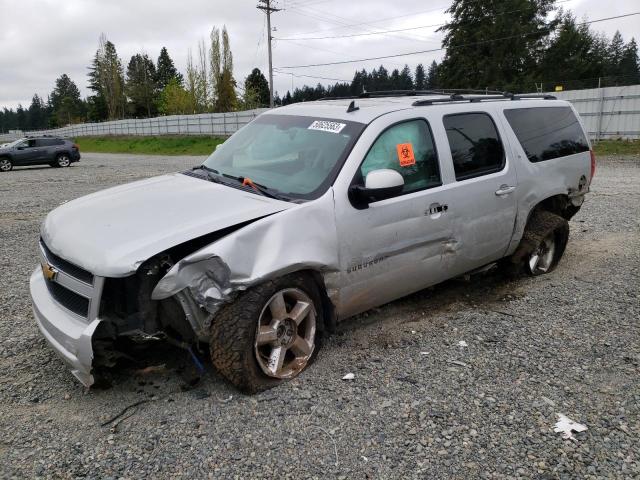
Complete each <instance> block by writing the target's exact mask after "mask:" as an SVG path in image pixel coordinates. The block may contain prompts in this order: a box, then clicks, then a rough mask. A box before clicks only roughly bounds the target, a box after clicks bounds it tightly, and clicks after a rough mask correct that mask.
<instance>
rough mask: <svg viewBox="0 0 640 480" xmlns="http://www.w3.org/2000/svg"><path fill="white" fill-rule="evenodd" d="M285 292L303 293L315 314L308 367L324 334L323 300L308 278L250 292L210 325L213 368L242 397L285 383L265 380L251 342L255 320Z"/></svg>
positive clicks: (272, 282)
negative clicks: (267, 305)
mask: <svg viewBox="0 0 640 480" xmlns="http://www.w3.org/2000/svg"><path fill="white" fill-rule="evenodd" d="M288 288H297V289H300V290H302V291H303V292H305V293H306V294H307V295H308V296H309V297H310V298H311V300H312V301H313V304H314V307H315V310H316V325H317V328H316V334H315V342H314V344H315V348H314V351H313V355H312V356H311V358H310V359H309V361H308V362H307V365H306V367H308V366H309V365H311V363H313V361H314V360H315V357H316V355H317V353H318V350H319V349H320V343H321V337H322V333H323V330H324V328H323V324H324V321H323V318H324V312H323V311H322V297H321V294H320V290H319V288H318V285H317V284H316V282H315V281H314V280H313V279H312V277H311V276H310V275H305V274H303V273H293V274H290V275H286V276H283V277H281V278H277V279H275V280H270V281H267V282H265V283H262V284H260V285H257V286H255V287H253V288H250V289H248V290H246V291H245V292H243V293H241V294H240V295H239V296H238V297H237V298H236V299H235V301H234V302H233V303H231V304H229V305H227V306H226V307H224V308H223V309H222V310H221V311H220V312H219V313H218V314H217V315H216V318H215V319H214V321H213V325H212V326H211V339H210V343H209V349H210V352H211V361H212V362H213V366H214V367H215V368H216V370H217V371H218V372H219V373H220V374H222V376H223V377H224V378H225V379H227V380H228V381H229V382H230V383H232V384H233V385H234V386H235V387H236V388H238V390H240V391H241V392H243V393H246V394H254V393H258V392H261V391H264V390H268V389H270V388H273V387H275V386H278V385H280V384H281V383H283V382H284V381H285V380H282V379H278V378H273V377H269V376H267V375H266V374H265V373H264V371H263V370H262V369H261V368H260V366H259V364H258V362H257V360H256V357H255V350H254V342H255V338H256V329H257V326H258V319H259V317H260V313H261V312H262V310H263V308H264V306H265V305H266V304H267V302H268V301H269V299H270V298H271V297H272V296H273V295H274V294H275V293H276V292H278V291H280V290H283V289H288ZM306 367H305V369H306Z"/></svg>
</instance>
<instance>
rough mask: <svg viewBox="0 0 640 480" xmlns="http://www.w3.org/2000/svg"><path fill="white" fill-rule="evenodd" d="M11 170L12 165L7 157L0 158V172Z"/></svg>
mask: <svg viewBox="0 0 640 480" xmlns="http://www.w3.org/2000/svg"><path fill="white" fill-rule="evenodd" d="M12 168H13V163H12V162H11V160H9V159H8V158H7V157H2V158H0V172H8V171H10V170H11V169H12Z"/></svg>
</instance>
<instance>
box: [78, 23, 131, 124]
mask: <svg viewBox="0 0 640 480" xmlns="http://www.w3.org/2000/svg"><path fill="white" fill-rule="evenodd" d="M88 77H89V88H90V89H91V90H92V91H93V92H95V95H92V96H91V97H89V99H88V101H87V106H88V110H89V117H90V118H91V119H93V120H104V119H110V120H113V119H116V118H122V117H123V116H124V112H125V105H126V97H125V92H124V71H123V68H122V62H121V61H120V58H119V57H118V53H117V52H116V47H115V45H114V44H113V43H111V42H110V41H109V40H107V38H106V37H105V35H104V34H102V35H100V40H99V45H98V51H97V52H96V54H95V56H94V59H93V63H92V65H91V66H90V67H89V73H88Z"/></svg>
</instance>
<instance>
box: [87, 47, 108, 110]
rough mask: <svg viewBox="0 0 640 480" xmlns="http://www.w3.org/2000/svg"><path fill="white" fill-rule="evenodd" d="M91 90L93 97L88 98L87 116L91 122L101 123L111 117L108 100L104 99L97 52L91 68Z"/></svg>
mask: <svg viewBox="0 0 640 480" xmlns="http://www.w3.org/2000/svg"><path fill="white" fill-rule="evenodd" d="M87 76H88V77H89V90H91V91H92V92H93V95H90V96H89V97H87V111H88V113H87V116H88V117H89V120H92V121H94V122H100V121H103V120H106V119H107V118H108V117H109V111H108V109H107V100H106V99H105V97H104V93H103V90H104V89H103V88H102V85H101V83H100V52H99V51H97V52H96V54H95V55H94V57H93V62H92V63H91V66H90V67H89V73H88V74H87Z"/></svg>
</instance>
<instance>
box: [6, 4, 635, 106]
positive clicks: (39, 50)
mask: <svg viewBox="0 0 640 480" xmlns="http://www.w3.org/2000/svg"><path fill="white" fill-rule="evenodd" d="M450 3H451V1H450V0H433V1H431V2H424V1H420V0H394V1H389V0H366V1H363V0H360V1H356V0H351V1H347V0H279V2H278V4H279V6H281V7H284V10H283V11H281V12H278V13H276V14H274V15H273V17H272V18H273V25H272V26H273V27H274V28H275V29H276V31H275V32H274V33H273V35H274V37H280V38H290V37H300V36H307V37H320V36H335V35H352V34H360V33H367V32H374V31H379V30H391V29H402V28H409V27H416V26H424V25H433V24H439V23H442V22H443V21H446V19H447V17H446V15H445V14H444V10H445V9H446V8H447V7H448V6H449V5H450ZM255 5H256V1H255V0H230V1H222V0H182V1H181V2H168V1H160V0H128V1H127V0H108V1H105V0H64V1H60V0H0V19H2V20H3V21H2V29H0V65H1V67H0V107H2V106H6V107H14V108H15V107H16V106H17V105H18V103H22V104H23V105H25V106H28V105H29V103H30V101H31V97H32V96H33V94H34V93H38V94H39V95H41V96H42V97H44V98H46V96H47V95H48V94H49V93H50V92H51V90H52V89H53V86H54V81H55V79H56V78H57V77H58V76H60V75H61V74H62V73H67V74H68V75H69V76H70V77H71V79H72V80H73V81H74V82H75V83H76V84H77V85H78V87H79V88H80V91H81V93H82V95H83V96H86V95H87V94H88V90H87V88H86V84H87V77H86V73H87V66H88V65H89V64H90V63H91V60H92V58H93V55H94V54H95V51H96V49H97V46H98V37H99V35H100V33H101V32H104V33H105V34H106V36H107V38H108V39H109V40H111V41H112V42H113V43H114V44H115V45H116V48H117V51H118V54H119V55H120V57H121V58H122V61H123V65H124V66H125V67H126V64H127V63H128V61H129V58H130V57H131V55H133V54H135V53H137V52H141V51H142V52H146V53H147V54H148V55H149V56H150V57H151V58H153V59H154V61H155V60H156V59H157V57H158V53H159V51H160V48H161V47H162V46H163V45H164V46H166V47H167V49H168V50H169V54H170V55H171V57H172V58H173V59H174V61H175V62H176V66H177V67H178V68H179V69H180V71H182V72H184V70H185V65H186V57H187V53H188V50H189V49H190V48H191V49H192V50H193V52H194V54H195V53H196V52H197V45H198V41H199V40H200V39H203V38H208V35H209V32H210V30H211V27H212V26H214V25H217V26H220V27H221V26H222V25H226V26H227V29H228V30H229V36H230V39H231V48H232V52H233V55H234V67H235V71H234V74H235V77H236V80H237V81H238V83H239V84H242V83H243V82H244V78H245V77H246V76H247V75H248V73H249V72H250V71H251V69H252V68H253V67H258V68H260V69H261V70H262V71H263V72H264V73H265V75H266V72H267V68H266V66H267V50H266V41H265V40H266V28H265V15H264V14H263V13H262V12H260V11H258V10H256V8H255ZM558 6H562V7H563V8H565V9H569V10H572V11H573V12H574V13H575V14H576V15H577V16H578V17H579V18H582V17H583V16H585V15H586V16H588V18H589V19H590V20H594V19H598V18H603V17H610V16H614V15H620V14H624V13H630V12H634V11H640V2H639V1H638V0H608V1H602V0H564V1H562V2H559V4H558ZM592 28H593V29H594V30H596V31H602V32H604V33H606V34H607V35H608V36H609V37H610V36H611V35H613V33H614V32H615V30H616V29H619V30H620V31H621V33H622V35H623V37H624V39H625V41H628V40H629V39H630V38H631V37H632V36H634V37H636V39H639V38H640V16H635V17H630V18H625V19H616V20H613V21H607V22H601V23H596V24H594V25H592ZM435 30H436V27H433V28H423V29H418V30H411V31H409V32H402V33H394V34H386V35H369V36H361V37H353V38H336V39H327V40H313V41H302V40H295V41H285V40H278V41H275V43H274V67H284V66H289V65H301V64H309V63H324V62H333V61H339V60H348V59H357V58H367V57H374V56H381V55H390V54H395V53H403V52H410V51H416V50H427V49H431V48H438V47H440V46H441V45H440V39H441V36H442V35H441V34H440V33H437V32H435ZM441 56H442V52H434V53H427V54H421V55H413V56H407V57H402V58H396V59H391V60H377V61H370V62H361V63H354V64H348V65H336V66H325V67H315V68H299V69H293V70H287V71H289V72H291V73H293V74H295V75H311V76H320V77H327V78H332V79H343V80H347V81H350V80H351V78H352V77H353V72H354V71H355V69H362V68H366V69H368V70H369V69H371V68H373V67H376V66H378V65H380V64H381V63H382V64H384V65H385V66H386V67H387V68H390V69H392V68H395V67H396V66H397V67H398V68H401V67H402V66H403V65H404V64H405V63H408V64H409V66H410V67H411V68H412V69H413V68H414V67H415V65H417V64H418V63H423V64H425V65H427V64H429V63H431V61H432V60H434V59H435V60H439V59H440V58H441ZM548 80H554V79H548ZM317 82H321V83H324V84H327V83H333V81H328V80H321V79H315V78H306V77H293V76H292V75H290V74H281V73H278V74H277V75H276V77H275V83H274V84H275V88H276V90H277V91H278V92H279V93H281V94H283V93H285V92H286V90H287V89H291V87H292V86H294V87H295V86H302V85H304V84H305V83H307V84H310V85H315V84H316V83H317Z"/></svg>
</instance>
